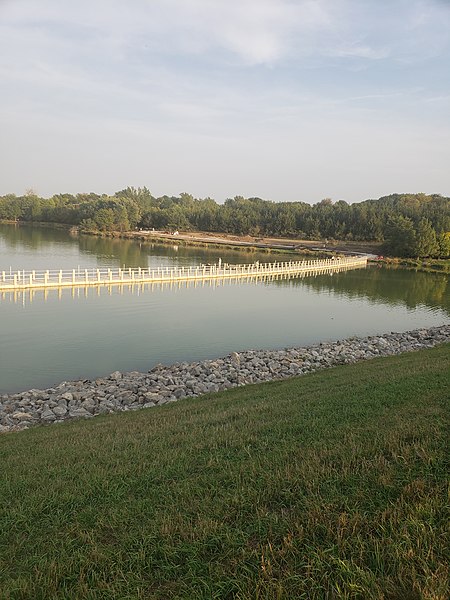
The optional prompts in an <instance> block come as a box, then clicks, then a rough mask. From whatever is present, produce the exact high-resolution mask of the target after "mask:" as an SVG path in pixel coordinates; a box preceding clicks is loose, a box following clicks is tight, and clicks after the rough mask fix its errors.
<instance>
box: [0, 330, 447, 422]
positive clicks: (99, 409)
mask: <svg viewBox="0 0 450 600" xmlns="http://www.w3.org/2000/svg"><path fill="white" fill-rule="evenodd" d="M444 342H450V325H443V326H441V327H431V328H429V329H417V330H415V331H407V332H406V333H389V334H385V335H377V336H370V337H366V338H350V339H347V340H344V341H338V342H329V343H328V342H327V343H321V344H316V345H314V346H309V347H306V348H289V349H286V350H247V351H245V352H239V353H238V352H232V353H231V354H230V355H228V356H226V357H225V358H218V359H216V360H204V361H202V362H193V363H187V362H183V363H177V364H174V365H170V366H163V365H157V366H156V367H154V368H153V369H151V370H150V371H149V372H148V373H138V372H135V371H133V372H130V373H120V372H119V371H116V372H115V373H112V374H111V375H109V376H107V377H101V378H98V379H95V380H92V381H91V380H80V381H64V382H63V383H60V384H59V385H57V386H56V387H53V388H48V389H46V390H29V391H27V392H21V393H18V394H10V395H2V396H0V432H7V431H17V430H20V429H25V428H27V427H30V426H33V425H38V424H50V423H61V422H62V421H65V420H67V419H75V418H91V417H94V416H96V415H100V414H106V413H113V412H119V411H127V410H138V409H140V408H149V407H152V406H160V405H162V404H167V403H168V402H176V401H177V400H180V399H182V398H188V397H193V396H200V395H202V394H207V393H209V392H218V391H220V390H226V389H229V388H233V387H237V386H241V385H247V384H250V383H262V382H264V381H271V380H274V379H286V378H288V377H295V376H298V375H303V374H306V373H311V372H314V371H317V370H319V369H325V368H327V367H332V366H334V365H339V364H349V363H354V362H357V361H360V360H368V359H371V358H375V357H377V356H387V355H391V354H400V353H402V352H409V351H413V350H419V349H421V348H431V347H433V346H435V345H437V344H442V343H444Z"/></svg>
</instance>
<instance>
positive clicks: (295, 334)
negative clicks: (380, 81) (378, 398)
mask: <svg viewBox="0 0 450 600" xmlns="http://www.w3.org/2000/svg"><path fill="white" fill-rule="evenodd" d="M219 257H220V258H222V260H223V261H224V262H229V263H242V262H254V261H255V260H260V261H261V262H263V261H271V260H274V259H275V257H276V255H270V254H261V253H252V252H247V251H240V252H238V251H225V250H207V249H205V248H196V247H192V248H187V247H183V246H181V245H180V246H178V248H177V247H171V246H162V245H154V244H147V243H139V242H132V241H129V240H117V239H114V240H113V239H101V238H96V237H88V236H81V237H77V236H73V235H71V234H70V233H68V232H66V231H64V230H55V229H49V228H38V227H26V226H21V227H17V226H13V225H0V270H6V269H9V267H10V266H11V267H12V268H13V269H18V268H24V269H44V268H49V269H56V268H67V269H69V268H74V267H77V266H78V265H80V267H81V268H85V267H97V266H114V267H118V266H126V267H139V266H140V267H148V266H151V267H152V268H156V267H158V266H187V265H198V264H202V263H208V262H210V263H214V262H216V261H217V260H218V258H219ZM449 320H450V293H449V286H448V277H447V276H445V275H442V274H432V273H414V272H410V271H404V270H388V269H384V268H379V267H376V266H375V267H369V268H367V269H358V270H354V271H347V272H343V273H335V274H333V275H320V276H315V277H305V278H301V279H295V278H293V279H289V280H281V281H272V282H261V281H260V282H238V283H236V282H234V283H232V282H228V283H226V284H225V285H217V284H214V283H211V284H210V283H205V284H203V285H202V284H199V285H197V286H192V285H191V286H186V285H182V286H179V287H178V286H174V287H172V288H169V287H164V288H161V287H158V286H154V287H153V288H147V289H145V290H142V289H140V288H139V287H138V286H136V287H134V288H133V289H128V288H125V289H121V288H119V287H116V288H112V289H111V290H108V289H107V288H98V289H95V288H91V289H88V290H87V291H86V290H84V289H76V290H69V289H66V290H63V291H59V292H58V291H49V292H47V293H44V292H37V293H36V292H35V293H34V294H33V295H31V294H29V293H21V294H16V295H13V294H9V293H7V294H0V393H5V392H13V391H19V390H24V389H29V388H43V387H48V386H50V385H54V384H57V383H59V382H60V381H63V380H70V379H78V378H81V379H85V378H95V377H98V376H101V375H106V374H108V373H111V372H112V371H115V370H120V371H131V370H139V371H146V370H148V369H150V368H151V367H153V366H154V365H155V364H157V363H159V362H161V363H165V364H170V363H173V362H178V361H184V360H187V361H193V360H202V359H205V358H213V357H218V356H224V355H225V354H227V353H229V352H231V351H233V350H236V351H239V350H244V349H250V348H283V347H288V346H303V345H308V344H311V343H314V342H318V341H326V340H336V339H343V338H346V337H349V336H353V335H360V336H364V335H368V334H375V333H383V332H386V331H406V330H408V329H414V328H417V327H428V326H431V325H441V324H443V323H448V322H449Z"/></svg>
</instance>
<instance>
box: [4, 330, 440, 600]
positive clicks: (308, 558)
mask: <svg viewBox="0 0 450 600" xmlns="http://www.w3.org/2000/svg"><path fill="white" fill-rule="evenodd" d="M415 341H416V343H421V342H420V337H419V338H415ZM448 352H449V347H448V346H440V347H436V348H432V349H427V350H419V351H418V352H407V353H403V354H401V355H399V356H389V357H384V358H376V359H375V360H370V361H365V362H360V363H357V364H352V365H342V366H338V367H336V368H333V369H326V370H323V371H320V372H317V373H313V374H312V375H308V376H306V377H295V378H292V379H289V380H286V381H277V382H272V383H266V384H262V385H255V386H244V387H240V388H236V389H233V390H228V391H227V392H221V393H218V394H215V395H214V396H211V397H209V398H207V399H204V398H192V399H191V400H190V401H189V402H177V403H173V404H169V405H167V406H164V407H161V408H155V409H152V410H146V411H140V412H132V411H130V412H125V413H122V414H120V415H117V414H116V415H106V416H103V417H98V418H95V419H89V420H74V421H72V422H67V423H65V424H63V425H60V426H59V427H34V428H32V429H29V430H28V431H22V432H19V433H18V434H15V435H3V436H0V461H1V464H2V472H3V473H4V476H3V477H0V497H1V498H2V507H3V508H4V510H3V511H1V510H0V531H1V534H0V537H1V540H0V563H1V564H2V572H1V576H0V596H1V597H2V598H5V599H6V598H11V599H12V598H23V599H25V598H27V599H38V598H39V599H44V598H52V600H77V599H79V598H89V600H104V599H105V598H136V599H137V600H161V599H163V598H167V599H168V598H174V599H175V598H177V599H178V600H192V598H196V599H199V600H207V599H208V600H209V599H211V598H223V599H225V598H226V599H230V600H231V599H232V598H233V599H235V600H237V599H238V598H241V599H244V598H245V599H247V598H248V599H250V598H261V599H262V598H264V599H269V598H270V599H272V598H277V599H278V600H292V599H293V598H308V600H323V599H324V598H330V599H331V598H335V599H338V598H339V599H341V600H343V599H349V598H355V599H356V598H364V600H380V599H381V598H391V599H406V598H409V599H413V598H414V599H415V598H417V599H418V598H423V599H426V598H427V599H430V600H431V599H432V598H433V599H434V600H444V598H447V591H448V581H449V565H448V519H447V518H446V515H447V512H446V511H447V506H448V499H447V484H448V391H449V371H448V356H449V355H448Z"/></svg>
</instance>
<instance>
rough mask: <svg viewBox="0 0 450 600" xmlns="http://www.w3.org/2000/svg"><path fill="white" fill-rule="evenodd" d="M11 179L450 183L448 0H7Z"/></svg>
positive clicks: (1, 190)
mask: <svg viewBox="0 0 450 600" xmlns="http://www.w3.org/2000/svg"><path fill="white" fill-rule="evenodd" d="M0 109H1V110H0V194H6V193H12V192H13V193H17V194H22V193H23V192H24V191H25V190H26V189H27V188H33V189H34V190H35V191H36V192H37V193H38V194H40V195H43V196H49V195H51V194H53V193H59V192H88V191H96V192H98V193H113V192H115V191H117V190H119V189H122V188H124V187H126V186H128V185H134V186H136V187H137V186H144V185H146V186H147V187H148V188H149V189H150V190H151V191H152V193H153V194H154V195H162V194H169V195H172V194H178V193H180V192H182V191H186V192H189V193H192V194H193V195H194V196H196V197H206V196H211V197H213V198H215V199H216V200H217V201H219V202H222V201H223V200H225V198H227V197H232V196H235V195H243V196H260V197H262V198H265V199H270V200H277V201H278V200H301V201H306V202H311V203H313V202H317V201H319V200H321V199H322V198H324V197H331V198H333V199H334V200H339V199H343V200H346V201H348V202H354V201H360V200H364V199H367V198H376V197H379V196H381V195H384V194H389V193H393V192H426V193H441V194H444V195H450V0H128V2H124V1H123V0H77V1H76V2H74V1H73V0H39V1H36V0H0Z"/></svg>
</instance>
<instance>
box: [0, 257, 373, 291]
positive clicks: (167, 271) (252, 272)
mask: <svg viewBox="0 0 450 600" xmlns="http://www.w3.org/2000/svg"><path fill="white" fill-rule="evenodd" d="M366 265H367V257H366V256H358V257H344V258H342V257H341V258H336V259H333V258H327V259H325V260H306V261H295V262H293V261H290V262H274V263H253V264H243V265H229V264H221V262H220V261H219V263H218V264H214V265H201V266H196V267H175V268H170V267H158V268H157V269H142V268H140V267H139V268H137V269H133V268H128V269H121V268H117V269H108V268H100V269H95V268H94V269H92V268H91V269H80V268H79V267H78V268H77V269H71V270H63V269H60V270H46V271H25V270H19V271H12V270H11V269H10V270H9V271H0V291H1V292H6V291H19V290H34V289H47V288H75V287H99V286H112V285H126V284H136V283H140V284H144V283H150V284H152V283H169V282H177V281H178V282H184V281H186V282H189V281H192V282H194V281H207V280H225V279H255V278H266V277H269V276H289V275H298V274H301V273H305V274H306V273H327V272H333V271H341V270H345V269H348V268H355V267H356V268H357V267H365V266H366Z"/></svg>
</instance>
